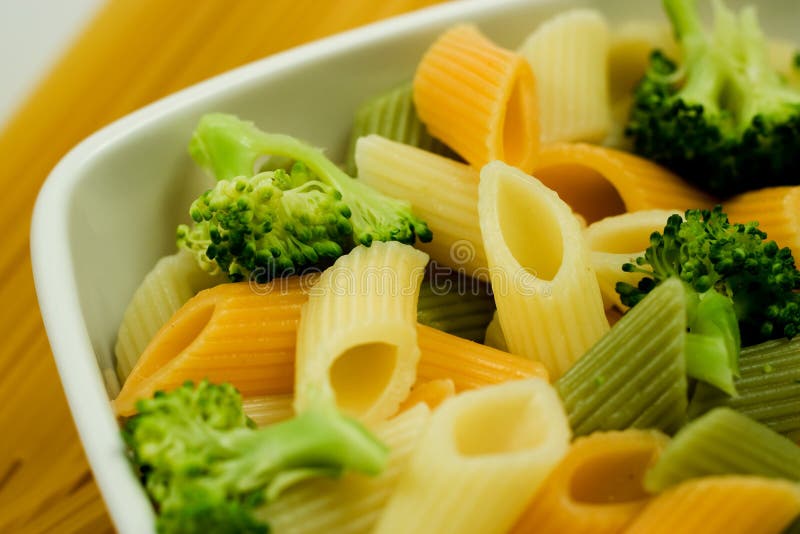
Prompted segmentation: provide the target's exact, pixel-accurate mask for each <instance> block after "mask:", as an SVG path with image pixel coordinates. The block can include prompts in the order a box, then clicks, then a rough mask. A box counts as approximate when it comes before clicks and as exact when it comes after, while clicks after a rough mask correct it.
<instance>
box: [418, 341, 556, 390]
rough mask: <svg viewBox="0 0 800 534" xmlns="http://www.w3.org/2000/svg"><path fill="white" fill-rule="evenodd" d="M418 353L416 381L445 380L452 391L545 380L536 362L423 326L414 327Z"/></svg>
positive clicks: (546, 376) (542, 367) (539, 364)
mask: <svg viewBox="0 0 800 534" xmlns="http://www.w3.org/2000/svg"><path fill="white" fill-rule="evenodd" d="M417 335H418V342H419V348H420V351H421V353H422V355H421V357H420V361H419V367H418V368H417V377H418V379H419V380H422V381H429V380H441V379H449V380H452V381H453V383H454V384H455V388H456V391H463V390H465V389H474V388H480V387H483V386H488V385H491V384H499V383H501V382H506V381H508V380H519V379H523V378H531V377H538V378H542V379H544V380H547V378H548V375H547V370H546V369H545V368H544V366H543V365H542V364H541V363H539V362H534V361H531V360H529V359H527V358H522V357H520V356H514V355H512V354H508V353H507V352H503V351H500V350H497V349H493V348H491V347H487V346H485V345H481V344H479V343H474V342H472V341H468V340H466V339H461V338H458V337H455V336H453V335H450V334H447V333H445V332H441V331H439V330H436V329H435V328H431V327H428V326H424V325H419V326H418V327H417Z"/></svg>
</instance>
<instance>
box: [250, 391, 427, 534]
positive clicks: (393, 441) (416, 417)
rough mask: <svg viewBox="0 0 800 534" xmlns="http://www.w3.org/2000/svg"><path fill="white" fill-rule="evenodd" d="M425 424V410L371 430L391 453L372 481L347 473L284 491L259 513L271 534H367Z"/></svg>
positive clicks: (414, 409) (412, 411)
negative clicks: (339, 476) (333, 478)
mask: <svg viewBox="0 0 800 534" xmlns="http://www.w3.org/2000/svg"><path fill="white" fill-rule="evenodd" d="M429 419H430V409H429V408H428V407H427V406H425V405H424V404H417V405H416V406H414V407H412V408H410V409H409V410H406V411H405V412H403V413H401V414H399V415H397V416H396V417H394V418H393V419H391V420H389V421H385V422H383V423H381V424H379V425H378V426H376V427H375V429H374V432H375V435H376V437H377V438H378V439H379V440H380V441H381V442H382V443H384V444H385V445H386V446H387V447H388V448H389V451H390V455H389V462H388V464H387V466H386V468H385V469H384V470H383V472H382V473H381V474H380V475H378V476H375V477H366V476H363V475H360V474H355V473H347V474H345V475H344V476H343V477H342V478H341V479H340V480H331V479H324V478H318V479H315V480H310V481H308V482H302V483H300V484H298V485H296V486H293V487H291V488H289V489H288V490H286V491H285V493H283V494H282V495H281V497H280V498H279V499H278V500H277V501H275V502H273V503H270V504H269V505H267V506H266V507H265V508H264V509H263V510H262V511H261V512H260V513H261V515H262V517H263V519H264V520H265V521H267V522H268V523H269V526H270V529H271V530H270V531H271V532H273V533H274V534H320V533H326V534H367V533H368V532H371V531H372V528H373V527H374V525H375V522H376V521H377V519H378V516H379V515H380V513H381V511H382V510H383V508H384V506H385V505H386V502H387V501H388V500H389V496H390V495H391V494H392V492H393V491H394V488H395V486H396V484H397V480H398V478H399V476H400V473H402V472H403V470H404V469H405V466H406V464H407V463H408V458H409V457H410V456H411V452H412V451H413V449H414V447H415V445H416V443H417V441H418V439H419V436H420V434H421V433H422V431H423V429H424V428H425V425H426V424H427V422H428V420H429Z"/></svg>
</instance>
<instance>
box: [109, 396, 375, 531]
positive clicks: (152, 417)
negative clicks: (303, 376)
mask: <svg viewBox="0 0 800 534" xmlns="http://www.w3.org/2000/svg"><path fill="white" fill-rule="evenodd" d="M137 408H138V414H137V415H135V416H133V417H132V418H130V419H128V420H127V421H126V423H125V425H124V428H123V437H124V439H125V442H126V444H127V445H128V448H129V451H130V457H131V460H132V461H133V463H134V465H135V466H136V467H137V469H138V471H139V473H140V475H141V477H142V479H143V481H144V485H145V488H146V489H147V492H148V494H149V495H150V497H151V499H152V500H153V502H154V503H155V505H156V508H157V512H158V519H157V529H158V531H159V532H161V533H165V534H173V533H174V534H177V533H183V534H187V533H189V534H191V533H200V532H245V533H265V532H268V531H269V529H268V526H267V525H265V524H263V523H262V522H261V521H259V520H258V519H257V517H256V515H254V511H255V510H256V508H257V507H258V506H260V505H261V504H263V503H265V502H269V501H271V500H273V499H275V498H276V497H277V496H278V495H279V494H280V493H281V491H283V490H284V489H285V488H287V487H288V486H290V485H292V484H295V483H297V482H299V481H301V480H305V479H307V478H310V477H317V476H330V477H336V476H339V475H341V474H342V472H343V471H344V470H353V471H358V472H361V473H365V474H368V475H375V474H378V473H380V472H381V470H382V469H383V468H384V466H385V464H386V461H387V455H388V451H387V449H386V448H385V447H384V446H383V445H382V444H380V443H379V442H377V441H376V440H375V438H374V437H373V436H372V435H371V434H369V433H368V432H367V430H365V429H364V428H363V427H362V426H361V424H360V423H358V422H356V421H354V420H352V419H350V418H348V417H346V416H343V415H341V414H340V413H339V412H338V411H336V410H335V408H328V409H326V408H325V407H324V406H322V404H318V405H317V406H315V408H313V409H311V410H309V411H307V412H304V413H302V414H299V415H297V416H296V417H294V418H293V419H290V420H288V421H284V422H281V423H277V424H274V425H271V426H268V427H265V428H262V429H255V428H254V425H253V423H252V422H251V421H250V420H249V419H248V418H247V416H246V415H245V414H244V412H243V410H242V402H241V397H240V396H239V393H238V392H237V391H236V390H235V389H234V388H233V386H231V385H230V384H223V385H213V384H210V383H209V382H207V381H203V382H201V383H200V384H198V385H197V387H195V386H194V385H193V384H192V383H186V384H185V385H183V386H182V387H180V388H178V389H176V390H173V391H171V392H169V393H163V392H159V393H156V395H155V396H154V397H153V398H152V399H144V400H140V401H139V403H138V405H137Z"/></svg>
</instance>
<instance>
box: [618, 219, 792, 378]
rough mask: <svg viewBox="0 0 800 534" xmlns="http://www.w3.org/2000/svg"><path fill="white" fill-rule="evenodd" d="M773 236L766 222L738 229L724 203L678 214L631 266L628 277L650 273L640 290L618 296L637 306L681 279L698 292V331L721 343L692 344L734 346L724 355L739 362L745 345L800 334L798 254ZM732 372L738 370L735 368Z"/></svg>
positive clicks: (694, 317)
mask: <svg viewBox="0 0 800 534" xmlns="http://www.w3.org/2000/svg"><path fill="white" fill-rule="evenodd" d="M766 237H767V235H766V234H765V233H764V232H762V231H761V230H759V229H758V223H755V222H752V223H747V224H731V223H730V222H729V221H728V217H727V215H726V214H725V213H724V212H723V211H722V208H721V207H720V206H717V207H715V208H714V209H713V210H711V211H709V210H688V211H687V212H686V214H685V218H684V217H681V216H680V215H672V216H671V217H670V218H669V219H668V220H667V223H666V226H665V227H664V230H663V232H654V233H653V234H652V235H651V236H650V246H649V247H648V248H647V250H646V251H645V254H644V256H640V257H638V258H636V262H635V264H634V263H627V264H625V265H624V266H623V270H625V271H626V272H638V273H642V274H645V275H646V276H645V277H644V278H643V279H642V280H641V281H640V282H639V284H638V286H632V285H630V284H627V283H624V282H620V283H618V284H617V292H618V293H619V294H620V296H621V300H622V302H623V303H624V304H625V305H627V306H635V305H636V304H637V303H638V302H639V301H641V300H642V298H644V296H645V295H646V294H647V293H649V292H650V291H651V290H652V289H653V288H654V287H656V285H658V284H660V283H661V282H663V281H664V280H666V279H668V278H670V277H676V278H679V279H680V280H682V281H683V282H684V283H685V284H686V286H687V290H689V291H690V292H693V293H694V294H695V297H694V298H693V301H692V302H694V303H695V304H694V306H693V308H692V309H691V310H688V312H689V328H690V330H691V332H693V333H696V334H709V333H710V334H711V335H712V337H715V338H716V341H714V342H713V343H711V342H710V341H709V340H708V339H698V338H693V339H692V340H691V342H693V343H694V342H697V343H696V348H697V349H698V350H699V349H700V348H701V347H705V348H706V349H709V348H713V347H712V345H713V344H714V343H716V344H717V345H718V346H719V348H720V349H724V348H727V350H726V351H722V352H719V353H718V358H719V360H720V361H723V357H722V356H721V354H723V352H727V354H728V360H730V361H731V363H735V359H733V358H731V356H730V355H731V354H732V353H735V354H736V357H737V358H738V347H739V345H740V343H744V344H745V345H750V344H754V343H757V342H759V341H762V340H766V339H772V338H776V337H783V336H786V337H793V336H794V335H796V334H797V333H798V332H800V294H797V293H795V290H797V289H799V288H800V272H798V271H797V268H796V267H795V262H794V258H793V257H792V252H791V250H790V249H788V248H783V249H781V248H779V247H778V245H777V244H776V243H775V242H774V241H766ZM731 323H733V324H731ZM734 325H736V332H734V329H733V326H734ZM734 338H735V339H734ZM740 340H741V341H740ZM709 358H710V357H707V358H704V359H703V360H702V361H704V362H708V361H709ZM731 370H732V372H734V373H735V370H736V368H735V366H734V365H732V366H731ZM690 374H691V373H690Z"/></svg>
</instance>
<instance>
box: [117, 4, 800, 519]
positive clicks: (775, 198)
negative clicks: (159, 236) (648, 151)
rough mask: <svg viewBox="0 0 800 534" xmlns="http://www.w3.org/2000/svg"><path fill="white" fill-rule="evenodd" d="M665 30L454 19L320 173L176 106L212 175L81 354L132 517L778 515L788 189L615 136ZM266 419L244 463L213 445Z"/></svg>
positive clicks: (790, 467) (788, 423)
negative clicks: (643, 150) (122, 439)
mask: <svg viewBox="0 0 800 534" xmlns="http://www.w3.org/2000/svg"><path fill="white" fill-rule="evenodd" d="M667 2H668V3H669V4H672V5H673V7H674V5H675V4H678V3H683V7H684V8H685V7H686V5H689V4H691V1H690V0H685V1H684V0H667ZM687 2H688V4H687ZM717 9H718V10H719V9H722V8H720V7H719V6H718V7H717ZM722 13H723V14H724V13H727V12H724V11H723V12H722ZM748 13H749V11H745V12H743V15H742V20H743V21H745V22H746V21H749V18H748V17H750V16H751V15H749V14H748ZM745 22H743V23H742V24H745ZM680 44H681V43H676V42H675V41H674V40H672V38H671V37H670V32H669V31H668V29H666V28H665V27H663V26H659V25H656V24H651V23H649V22H647V21H633V22H629V23H626V24H625V25H623V26H620V27H612V26H610V25H609V23H608V22H607V21H606V19H605V18H604V16H603V15H602V13H600V12H598V11H596V10H592V9H577V10H572V11H567V12H564V13H561V14H559V15H557V16H555V17H554V18H552V19H551V20H548V21H545V22H543V23H542V24H541V25H539V26H538V27H536V28H534V27H532V33H531V34H530V36H529V37H528V38H527V39H525V40H524V42H523V43H520V47H519V49H518V50H516V51H514V50H508V49H505V48H503V47H500V46H499V45H497V44H495V43H494V42H493V41H492V40H491V39H489V38H488V37H487V36H485V35H484V34H482V33H481V31H480V29H479V28H477V27H476V26H474V25H467V24H462V25H457V26H455V27H453V28H451V29H449V30H448V31H446V32H444V33H443V34H442V35H440V36H439V37H438V38H437V39H436V40H435V41H434V42H433V43H432V44H431V46H430V48H429V49H428V50H427V52H426V53H425V54H424V55H423V56H422V58H421V60H420V63H419V66H418V68H417V70H416V73H415V74H414V76H413V79H409V80H408V81H407V83H405V84H403V85H402V86H399V87H393V88H387V91H386V92H385V93H384V94H378V95H375V97H374V98H372V99H370V100H369V101H368V102H365V103H364V105H363V106H362V107H361V108H360V109H359V110H358V112H357V114H356V116H355V118H354V125H353V130H352V136H351V139H350V143H349V147H348V153H347V154H346V156H345V157H344V158H342V160H341V161H342V163H343V164H344V167H345V169H346V172H347V174H345V172H344V171H342V170H341V169H340V168H339V167H337V165H335V164H334V163H333V162H331V161H329V160H327V159H326V157H325V156H324V155H323V154H322V152H321V151H319V150H317V149H315V148H313V147H310V146H308V145H305V144H304V143H302V142H301V141H298V140H295V139H292V138H290V137H288V136H280V135H274V134H266V133H263V132H260V131H259V130H258V129H257V128H256V127H255V126H254V125H252V124H249V123H245V122H243V121H240V120H239V119H237V118H235V117H232V116H225V115H219V114H218V115H212V116H209V117H208V118H204V119H203V122H201V127H199V128H198V131H197V132H196V133H195V136H194V138H193V140H192V145H191V149H190V151H191V153H192V156H193V157H194V158H195V159H196V160H197V162H198V163H199V164H200V165H201V166H202V167H204V168H205V169H206V170H208V171H209V172H211V173H212V174H213V175H214V177H215V178H216V179H217V180H218V184H217V186H216V187H215V188H214V189H213V190H212V191H209V192H208V193H206V194H205V195H203V196H202V197H201V198H200V199H198V201H197V202H195V204H193V205H192V207H191V209H190V215H191V218H192V220H193V224H194V225H193V226H191V227H190V226H182V227H181V228H180V229H179V231H178V242H179V244H180V246H181V248H182V250H180V251H179V252H177V253H175V254H173V255H170V256H167V257H164V258H163V259H161V260H160V261H159V262H158V263H157V264H156V265H155V266H154V267H153V269H152V271H151V272H150V273H149V274H148V275H147V276H146V278H145V279H144V281H143V282H142V284H141V286H140V287H139V288H138V289H137V290H136V292H135V294H134V296H133V298H132V300H131V303H130V305H129V307H128V309H127V310H126V311H125V314H124V317H123V321H122V324H121V326H120V329H119V334H118V338H117V341H116V346H115V352H116V367H115V369H114V371H111V370H109V390H110V391H113V392H114V394H115V398H114V399H113V401H112V406H113V409H114V410H115V412H116V414H117V415H118V416H119V417H121V418H123V420H124V422H123V424H124V425H125V430H124V432H125V435H126V439H127V442H128V445H129V446H130V447H131V448H132V453H131V457H132V458H133V461H134V463H135V464H136V467H137V468H138V469H140V475H141V476H142V478H143V480H144V483H145V486H146V488H147V491H148V493H149V495H150V497H151V498H152V500H153V502H154V506H155V507H156V512H157V514H158V516H159V519H158V521H159V522H158V529H159V531H161V532H167V533H172V532H195V531H197V530H193V529H198V528H204V529H211V530H213V529H214V528H226V529H229V530H230V531H236V532H239V531H241V532H262V531H264V529H265V528H266V527H267V525H268V526H269V528H270V529H271V532H275V533H278V534H281V533H305V532H308V533H311V532H327V533H334V534H339V533H367V532H376V533H380V534H391V533H395V532H396V533H398V534H400V533H403V534H405V533H408V532H431V533H448V532H452V533H460V534H461V533H472V532H474V533H476V534H477V533H481V534H484V533H498V534H500V533H504V532H513V533H527V532H575V533H581V532H587V533H588V532H593V533H594V532H600V533H608V534H612V533H623V532H624V533H638V532H648V533H650V532H703V533H720V534H722V533H725V534H729V533H735V532H742V533H749V532H763V533H776V534H777V533H780V532H782V531H783V529H785V528H787V527H788V526H789V525H790V523H792V521H793V520H794V519H795V518H797V517H799V516H800V446H798V444H797V440H798V439H800V341H799V340H798V339H786V338H787V337H788V338H791V337H793V332H794V330H793V329H794V328H795V325H796V323H793V322H792V321H793V315H792V314H793V313H797V311H798V309H799V308H798V306H800V298H797V299H796V300H792V299H793V298H794V297H793V296H792V295H793V294H794V295H796V294H797V291H798V289H800V274H797V276H796V277H795V278H792V277H793V276H795V275H794V274H793V273H794V272H796V271H795V266H794V259H793V257H792V255H791V251H790V249H794V250H800V219H798V217H800V215H798V213H800V193H799V192H798V191H800V185H784V186H780V187H770V188H762V189H758V190H753V191H749V192H745V193H741V194H738V195H735V196H733V197H732V198H728V199H721V198H719V196H717V195H716V194H710V193H708V192H707V191H704V190H702V189H700V188H698V187H697V186H696V185H692V184H691V183H690V182H688V181H685V180H684V179H683V177H681V176H680V175H679V173H676V172H674V171H672V170H670V169H668V168H666V167H663V166H661V165H659V164H658V163H655V162H654V161H651V160H649V159H646V158H643V157H641V156H639V155H636V154H634V153H631V152H629V150H630V149H631V143H630V140H629V139H627V138H626V137H625V134H624V132H623V131H624V129H625V128H624V126H625V125H624V122H625V121H626V120H627V118H628V110H629V108H630V107H631V105H641V102H639V103H638V104H634V103H633V102H634V97H633V92H634V90H637V89H636V88H637V86H638V83H639V80H640V79H642V77H643V76H644V75H645V70H646V69H647V68H648V60H647V57H648V55H649V54H650V52H651V51H652V50H654V49H660V50H662V51H663V53H665V54H669V55H673V56H677V55H678V54H679V50H680V46H679V45H680ZM775 46H776V47H777V46H778V45H775ZM775 50H776V52H775V53H773V55H772V57H773V58H778V59H777V60H781V61H786V60H787V59H786V54H785V53H778V52H777V51H778V50H779V49H778V48H775ZM780 50H783V49H780ZM781 58H782V59H781ZM776 68H777V69H779V70H780V69H787V68H788V67H787V66H785V65H776ZM782 72H785V73H786V74H785V75H784V76H783V78H784V79H785V80H789V81H790V82H791V81H793V80H795V79H796V78H797V76H796V75H793V74H791V72H790V71H788V70H784V71H782ZM787 83H788V82H787ZM638 91H641V88H640V89H638ZM637 94H638V93H637ZM798 135H800V134H798ZM796 157H800V156H796ZM354 176H357V178H352V177H354ZM719 203H722V205H723V208H722V209H724V210H725V211H726V212H727V214H728V218H729V219H730V222H731V223H749V222H750V221H759V222H760V225H759V226H758V227H756V226H754V225H750V226H748V225H743V224H742V225H736V224H729V222H728V220H723V219H724V214H722V211H721V210H720V208H714V210H713V211H709V210H711V208H712V207H713V206H715V205H717V204H719ZM687 210H688V211H687ZM698 210H700V211H698ZM684 213H685V214H686V215H685V217H686V220H685V221H684V219H683V216H682V214H684ZM715 224H716V226H713V225H715ZM761 230H763V231H766V232H767V234H768V236H769V238H772V239H775V240H776V241H777V245H774V244H766V241H764V242H763V243H762V239H765V238H764V237H763V234H762V233H761ZM431 234H432V238H431ZM675 243H678V244H679V245H675ZM731 243H735V244H736V246H733V245H731ZM780 246H783V247H789V248H786V249H782V250H781V249H780ZM670 247H673V248H670ZM736 247H738V248H736ZM729 249H730V250H732V252H730V255H729V256H726V255H725V254H728V250H729ZM758 254H763V256H759V255H758ZM696 258H700V259H696ZM737 262H738V263H737ZM748 262H749V263H748ZM759 262H761V263H759ZM764 262H767V263H764ZM769 262H775V263H769ZM758 265H761V266H762V267H764V266H766V267H764V270H766V271H769V270H770V269H772V271H770V272H772V274H771V275H770V276H771V278H769V282H763V283H761V282H760V281H759V280H757V279H755V278H753V277H755V276H756V275H755V274H753V273H755V272H756V271H757V266H758ZM299 267H302V269H301V268H299ZM737 269H739V270H740V271H741V273H742V274H740V275H739V274H737V273H738V272H739V271H737ZM759 272H760V271H759ZM748 273H749V274H748ZM225 274H227V275H228V276H229V278H230V279H228V278H227V277H226V276H225ZM737 276H739V278H736V277H737ZM746 276H750V278H745V279H746V280H749V282H748V283H749V284H750V285H747V286H746V287H744V289H743V286H742V283H739V282H737V280H739V279H740V278H742V277H746ZM234 281H235V283H234ZM737 284H738V285H737ZM769 284H774V285H776V287H779V288H780V289H782V290H783V291H784V297H785V301H781V302H780V303H778V302H774V303H773V302H770V301H758V302H760V303H761V304H762V306H761V307H762V308H764V309H763V310H760V313H762V316H759V317H760V318H761V319H763V321H764V322H762V323H759V324H760V330H759V329H754V327H753V323H752V322H748V321H750V318H749V316H746V315H744V313H745V312H744V311H742V305H741V302H743V300H741V299H743V298H744V297H742V296H741V295H742V294H743V293H751V294H759V292H765V293H766V291H767V289H764V288H766V287H767V286H768V285H769ZM770 287H771V286H770ZM770 295H772V293H770ZM754 302H755V301H754ZM779 305H780V306H781V307H780V308H779ZM726 313H727V315H725V314H726ZM754 313H755V312H754ZM612 317H613V321H611V322H612V323H613V325H611V324H610V323H609V318H612ZM781 327H782V328H784V330H779V328H781ZM759 336H760V337H759ZM753 340H755V341H756V342H753ZM743 345H745V346H743ZM742 346H743V347H742ZM187 382H188V383H191V384H200V385H199V386H197V389H196V390H193V389H192V388H194V387H195V386H194V385H191V384H189V385H184V384H186V383H187ZM214 384H220V385H221V384H229V385H230V386H233V388H235V390H236V391H238V393H235V392H234V390H233V389H222V388H220V389H215V388H216V386H214ZM182 385H183V386H182ZM226 387H229V386H226ZM157 392H163V393H157ZM172 392H174V393H172ZM154 395H155V398H153V397H154ZM238 395H241V398H240V397H239V396H238ZM143 399H144V400H143ZM180 403H184V404H180ZM178 405H180V406H182V407H180V408H179V409H178V408H176V406H178ZM195 412H197V414H198V415H197V416H196V417H197V419H196V420H190V421H189V422H187V421H186V418H187V417H193V416H192V414H193V413H195ZM165 414H169V417H170V418H172V419H170V421H181V423H180V424H181V425H185V426H181V427H180V430H177V427H175V428H176V430H175V436H179V437H170V436H171V435H172V434H171V430H170V429H171V428H172V427H170V424H173V423H163V424H162V419H160V418H165V417H167V415H165ZM245 414H246V416H245ZM174 424H175V425H177V424H178V423H174ZM254 426H257V427H259V430H254V429H253V428H252V427H254ZM154 428H160V429H161V430H158V431H155V430H153V429H154ZM146 429H149V430H146ZM199 429H203V430H202V432H201V430H199ZM248 433H249V434H248ZM198 436H200V437H198ZM273 436H283V437H282V438H280V440H278V441H277V443H279V444H280V445H278V446H275V447H276V448H275V450H272V449H269V447H267V448H266V449H265V450H264V451H262V452H263V458H262V459H261V460H250V459H249V457H247V455H246V453H245V452H243V451H242V450H240V448H241V447H244V450H245V451H246V449H247V447H248V445H247V444H248V443H253V444H256V443H258V444H259V445H258V446H264V445H262V442H263V443H272V441H270V440H274V439H277V438H274V437H273ZM139 439H141V440H144V441H147V443H148V444H149V445H147V448H146V447H145V445H144V444H139V443H137V440H139ZM158 440H162V441H158ZM176 440H177V441H176ZM151 441H158V443H159V444H158V445H157V446H156V445H154V444H153V443H150V442H151ZM177 442H180V443H179V444H178V445H176V443H177ZM255 446H256V445H253V447H255ZM137 447H139V448H137ZM189 454H191V455H192V456H191V459H185V460H184V459H182V458H183V456H184V455H189ZM242 458H248V459H247V460H244V459H242ZM251 461H252V462H253V463H247V462H251Z"/></svg>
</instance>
